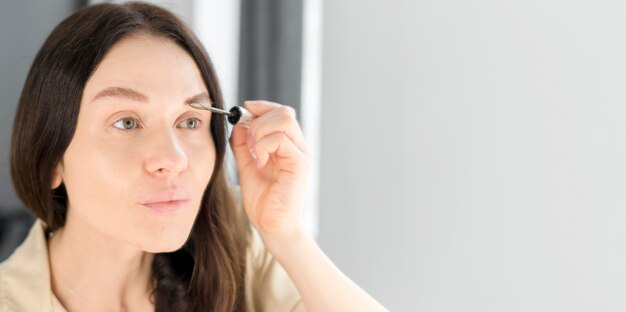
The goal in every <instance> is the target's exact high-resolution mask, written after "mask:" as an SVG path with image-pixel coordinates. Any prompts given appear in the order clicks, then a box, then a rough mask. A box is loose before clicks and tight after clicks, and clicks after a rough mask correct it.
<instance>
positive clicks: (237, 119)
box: [189, 103, 257, 128]
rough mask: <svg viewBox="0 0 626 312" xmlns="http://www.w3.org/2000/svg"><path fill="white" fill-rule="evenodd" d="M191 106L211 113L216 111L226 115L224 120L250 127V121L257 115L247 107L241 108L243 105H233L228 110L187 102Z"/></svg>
mask: <svg viewBox="0 0 626 312" xmlns="http://www.w3.org/2000/svg"><path fill="white" fill-rule="evenodd" d="M189 105H190V106H191V107H193V108H196V109H203V110H208V111H211V112H213V113H218V114H222V115H226V120H228V122H229V123H230V124H231V125H233V126H241V127H244V128H250V122H251V121H252V120H254V119H255V118H256V117H257V116H256V115H254V114H252V113H251V112H250V111H248V110H247V109H245V108H243V106H233V108H231V109H230V110H229V111H226V110H223V109H219V108H217V107H213V106H207V105H204V104H201V103H191V104H189Z"/></svg>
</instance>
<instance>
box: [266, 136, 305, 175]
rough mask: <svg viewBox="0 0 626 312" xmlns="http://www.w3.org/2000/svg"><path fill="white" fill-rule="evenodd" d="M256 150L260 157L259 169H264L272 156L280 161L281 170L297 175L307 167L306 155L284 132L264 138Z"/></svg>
mask: <svg viewBox="0 0 626 312" xmlns="http://www.w3.org/2000/svg"><path fill="white" fill-rule="evenodd" d="M254 149H255V151H256V154H257V155H258V156H259V157H258V161H257V162H258V167H259V168H263V167H264V166H265V165H266V164H267V162H268V161H269V158H270V155H271V156H274V157H275V158H276V159H277V160H278V166H279V167H280V169H281V170H285V171H288V172H292V173H296V172H298V171H300V170H302V169H303V166H304V165H306V163H307V159H306V155H304V154H303V153H302V151H300V149H299V148H298V147H297V146H296V145H295V144H294V143H293V142H292V141H291V140H290V139H289V138H288V137H287V135H285V134H284V133H282V132H275V133H273V134H270V135H267V136H265V137H263V138H262V139H261V140H259V141H258V142H256V144H255V146H254Z"/></svg>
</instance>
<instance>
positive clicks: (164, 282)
mask: <svg viewBox="0 0 626 312" xmlns="http://www.w3.org/2000/svg"><path fill="white" fill-rule="evenodd" d="M136 32H146V33H149V34H151V35H155V36H164V37H166V38H168V39H170V40H173V41H174V42H176V43H177V44H178V45H180V46H181V47H182V48H183V49H184V50H185V51H187V52H188V53H189V55H191V56H192V57H193V59H194V60H195V62H196V65H197V66H198V69H199V70H200V73H201V74H202V78H203V80H204V83H205V85H206V87H207V89H208V91H209V94H210V96H211V99H212V101H213V103H215V105H216V106H217V107H219V108H223V102H222V95H221V92H220V87H219V84H218V80H217V77H216V74H215V71H214V69H213V65H212V63H211V61H210V59H209V57H208V55H207V53H206V51H205V50H204V48H203V47H202V45H201V44H200V43H199V41H198V39H197V38H196V37H195V36H194V34H193V33H192V32H191V31H190V30H189V28H188V27H187V26H186V25H185V24H184V23H183V22H182V21H181V20H180V19H179V18H177V17H176V16H175V15H174V14H172V13H171V12H169V11H167V10H165V9H163V8H160V7H158V6H154V5H150V4H146V3H136V2H130V3H125V4H122V5H119V4H109V3H104V4H98V5H93V6H88V7H85V8H83V9H81V10H79V11H77V12H75V13H74V14H72V15H71V16H69V17H68V18H66V19H65V20H63V21H62V22H61V23H60V24H59V25H58V26H57V27H56V28H55V29H54V30H53V31H52V33H51V34H50V35H49V36H48V38H47V39H46V41H45V43H44V44H43V46H42V47H41V49H40V50H39V52H38V53H37V56H36V57H35V60H34V62H33V65H32V67H31V69H30V71H29V73H28V76H27V78H26V82H25V84H24V89H23V91H22V94H21V97H20V100H19V105H18V108H17V113H16V116H15V120H14V125H13V137H12V145H11V175H12V178H13V184H14V186H15V190H16V192H17V194H18V196H19V197H20V199H21V200H22V201H23V202H24V204H25V205H26V206H27V207H28V208H29V209H30V210H31V211H32V212H33V213H34V214H35V215H36V216H37V217H39V218H40V219H42V220H43V221H44V222H45V223H46V224H47V226H48V230H51V231H54V230H56V229H58V228H59V227H62V226H63V225H64V224H65V218H66V213H67V199H68V196H67V192H66V190H65V187H64V185H63V184H61V186H59V187H58V188H56V189H54V190H51V189H50V186H51V183H52V176H53V171H54V168H55V167H56V166H57V164H58V163H59V162H60V161H61V160H62V157H63V154H64V153H65V150H66V149H67V147H68V145H69V144H70V141H71V140H72V137H73V135H74V131H75V129H76V122H77V120H78V112H79V109H80V101H81V97H82V93H83V89H84V87H85V84H86V82H87V80H88V79H89V77H90V76H91V75H92V74H93V72H94V71H95V69H96V67H97V66H98V64H99V63H100V62H101V61H102V59H103V57H104V55H105V54H106V52H107V51H108V50H109V49H110V48H111V47H112V46H113V45H114V44H115V43H116V42H118V41H119V40H120V39H122V38H124V37H125V36H128V35H130V34H133V33H136ZM217 116H218V115H217V114H213V117H212V119H211V135H212V137H213V141H214V142H215V149H216V155H217V156H216V160H215V166H214V168H215V169H214V172H213V176H212V177H211V180H210V182H209V184H208V186H207V188H206V189H205V192H204V195H203V198H202V202H201V207H200V210H199V213H198V216H197V218H196V220H195V223H194V226H193V229H192V231H191V235H190V237H189V239H188V241H187V242H186V243H185V245H184V246H183V247H182V248H181V249H179V250H177V251H175V252H171V253H160V254H156V255H155V257H154V262H153V264H152V273H153V277H154V279H155V282H156V287H155V289H154V290H153V293H152V294H153V300H154V303H155V306H156V311H195V310H204V311H206V310H210V309H212V310H214V311H245V310H246V304H245V294H244V289H245V287H244V281H245V269H246V248H247V246H248V240H249V231H250V227H249V223H248V222H247V221H246V218H245V214H244V213H243V212H242V209H240V207H238V206H237V205H236V203H235V200H234V198H233V193H232V190H231V188H229V183H228V181H227V178H226V177H227V175H226V174H225V167H224V155H225V152H226V144H227V142H228V138H227V127H226V123H225V121H224V119H223V118H219V117H217Z"/></svg>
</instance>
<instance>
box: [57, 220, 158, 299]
mask: <svg viewBox="0 0 626 312" xmlns="http://www.w3.org/2000/svg"><path fill="white" fill-rule="evenodd" d="M70 221H71V220H70V219H69V218H68V220H67V223H66V224H65V226H64V227H63V228H62V229H59V230H57V231H56V232H54V235H53V236H52V237H51V238H50V239H49V242H48V245H49V253H50V272H51V282H52V291H53V292H54V294H55V295H56V296H57V298H58V299H59V301H60V302H61V303H62V304H63V306H64V307H65V308H66V309H67V310H68V311H97V310H103V311H124V310H137V308H139V307H146V306H148V305H150V301H149V296H150V291H151V290H152V286H153V284H152V278H151V275H152V274H151V266H152V259H153V256H154V255H153V254H151V253H147V252H144V251H142V250H139V249H137V248H136V247H133V246H130V245H128V244H125V243H123V242H120V241H116V240H115V239H113V238H111V237H108V236H105V235H103V233H100V232H98V231H97V230H96V229H92V228H87V227H86V226H85V224H84V223H80V222H70ZM133 307H135V308H133Z"/></svg>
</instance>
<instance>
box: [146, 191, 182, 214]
mask: <svg viewBox="0 0 626 312" xmlns="http://www.w3.org/2000/svg"><path fill="white" fill-rule="evenodd" d="M188 203H189V195H188V194H187V192H185V191H183V190H180V189H171V190H166V191H162V192H158V193H154V194H152V195H150V196H148V197H147V198H145V199H144V200H141V201H140V204H141V205H142V206H144V207H146V208H149V209H150V210H152V211H155V212H159V213H173V212H176V211H179V210H182V209H183V208H185V207H187V204H188Z"/></svg>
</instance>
